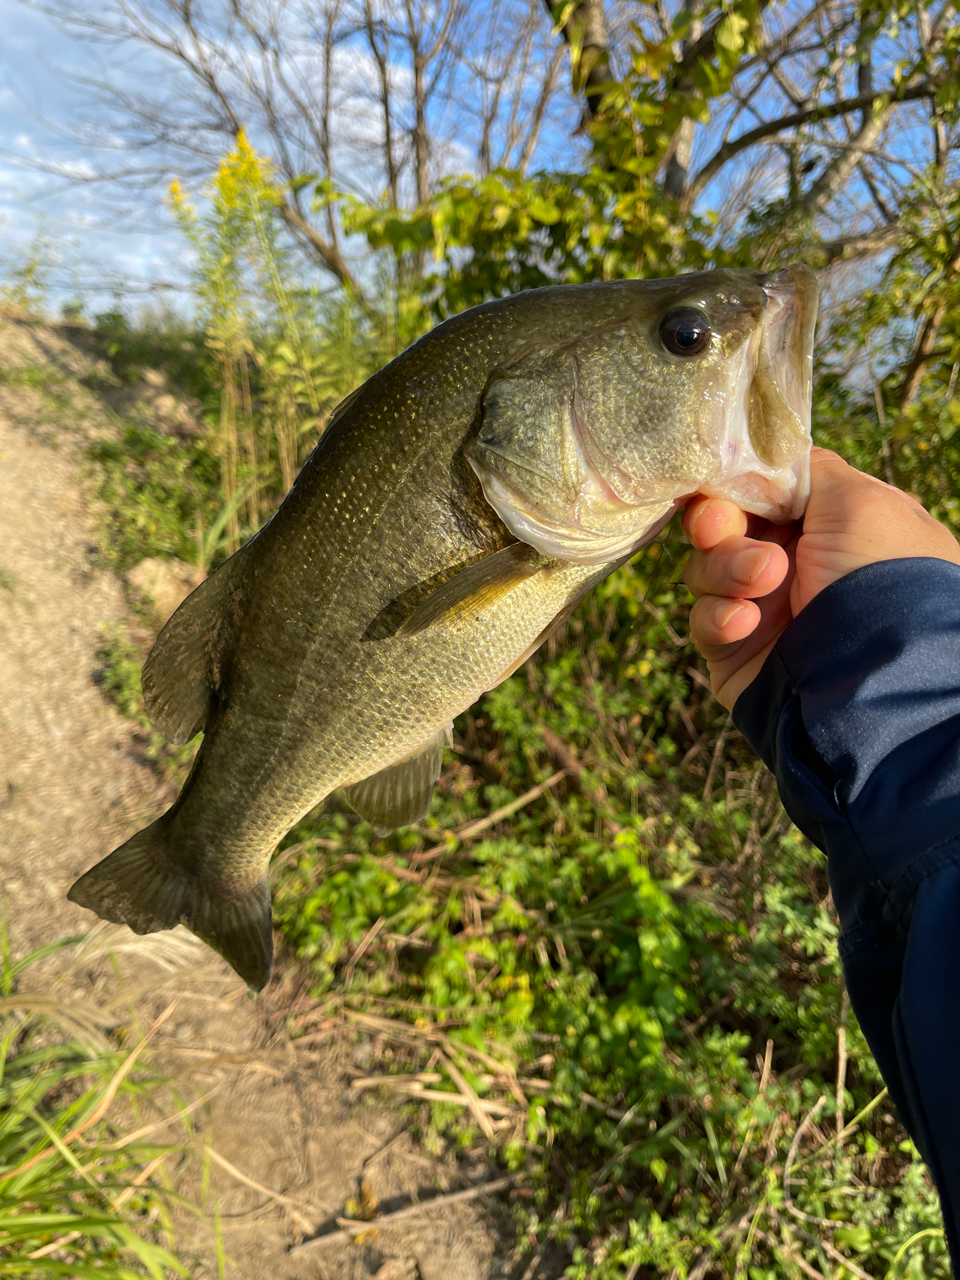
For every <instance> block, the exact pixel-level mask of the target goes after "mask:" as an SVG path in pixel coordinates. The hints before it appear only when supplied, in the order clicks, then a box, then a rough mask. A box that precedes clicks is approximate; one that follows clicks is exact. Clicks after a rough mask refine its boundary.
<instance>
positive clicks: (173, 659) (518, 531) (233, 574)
mask: <svg viewBox="0 0 960 1280" xmlns="http://www.w3.org/2000/svg"><path fill="white" fill-rule="evenodd" d="M816 309H817V288H816V283H815V281H814V278H813V276H812V274H811V273H810V272H809V271H808V270H807V269H806V268H804V267H798V266H795V267H790V268H788V269H787V270H786V271H781V272H779V273H777V274H773V275H762V274H760V273H759V272H755V271H741V270H737V271H734V270H718V271H712V272H704V273H700V274H692V275H685V276H680V277H677V278H674V279H669V280H652V281H625V282H611V283H606V284H596V285H577V286H571V287H562V286H561V287H557V288H546V289H539V290H536V291H532V292H530V293H524V294H520V295H517V296H515V297H511V298H505V299H502V300H500V301H497V302H491V303H486V304H484V305H482V306H479V307H475V308H474V309H473V310H471V311H467V312H465V313H464V314H462V315H459V316H455V317H454V318H453V319H451V320H448V321H446V322H445V323H443V324H441V325H439V326H438V327H437V328H436V329H434V330H433V331H432V332H431V333H429V334H427V336H426V337H424V338H422V339H421V340H420V341H419V342H417V343H416V344H415V345H414V346H412V347H410V348H409V349H408V350H407V351H405V352H404V353H403V354H402V355H400V356H398V357H397V359H395V360H394V361H393V362H392V363H391V364H390V365H388V366H387V367H386V368H384V369H382V370H381V371H380V372H379V373H377V374H375V375H374V376H373V377H372V378H370V379H369V381H368V382H366V383H365V384H364V385H363V386H362V387H361V388H360V389H359V390H358V391H356V392H354V394H353V395H352V396H350V397H348V399H347V400H345V401H344V402H343V403H342V404H341V405H340V407H339V408H338V409H337V411H336V412H335V413H334V415H333V417H332V419H331V421H330V424H329V426H328V429H327V431H326V433H325V434H324V436H323V438H322V439H321V441H320V443H319V445H318V446H317V448H316V449H315V450H314V452H313V454H312V456H311V457H310V459H309V460H308V462H307V463H306V465H305V467H304V469H303V471H302V472H301V474H300V476H299V478H298V480H297V482H296V484H295V485H294V487H293V488H292V489H291V491H290V493H289V494H288V495H287V497H286V499H285V501H284V502H283V504H282V506H281V507H280V508H279V510H278V511H277V513H276V514H275V515H274V517H273V519H272V520H270V522H269V523H268V524H267V525H266V526H265V527H264V528H263V529H262V530H261V532H260V533H258V534H257V535H256V536H255V537H254V538H252V539H251V541H250V542H248V543H247V544H246V546H244V547H243V548H242V549H241V550H240V551H238V552H237V553H236V555H234V556H232V557H231V558H230V559H229V560H227V561H226V563H225V564H223V565H222V566H221V567H220V568H219V569H218V570H216V572H214V573H213V574H212V575H211V576H210V577H209V578H208V579H207V581H206V582H204V583H203V584H202V585H201V586H200V587H198V588H197V590H196V591H194V592H193V594H192V595H191V596H189V597H188V598H187V600H185V601H184V603H183V604H182V605H181V606H180V608H179V609H178V610H177V612H176V613H175V614H174V616H173V617H172V618H171V620H170V621H169V622H168V623H167V625H166V626H165V627H164V629H163V631H162V632H161V634H160V636H159V638H158V639H157V642H156V644H155V645H154V648H153V650H152V651H151V653H150V656H149V657H148V659H147V661H146V664H145V666H144V670H143V692H144V700H145V703H146V707H147V710H148V712H149V714H150V716H151V718H152V719H153V721H154V723H155V724H156V725H157V727H158V728H159V729H160V730H161V731H162V732H163V733H165V734H166V736H167V737H168V738H169V739H170V740H171V741H173V742H187V741H189V740H190V739H191V738H192V737H193V736H194V734H196V733H197V732H198V731H199V730H201V729H202V730H203V732H204V737H203V742H202V745H201V747H200V750H199V753H198V754H197V757H196V760H195V762H194V766H193V769H192V771H191V773H190V776H189V778H188V779H187V781H186V783H185V785H184V787H183V790H182V792H181V794H180V796H179V798H178V799H177V800H176V802H175V803H174V805H173V806H172V808H171V809H170V810H169V811H168V812H167V813H165V814H163V815H162V816H161V817H160V818H158V819H157V820H156V821H155V822H154V823H152V824H151V825H150V826H148V827H146V828H145V829H144V830H143V831H140V832H139V833H138V834H137V835H135V836H133V837H132V839H130V840H128V841H127V842H126V844H124V845H121V847H120V848H119V849H117V850H115V851H114V852H113V853H112V854H110V855H109V857H107V858H105V859H104V860H103V861H102V862H100V863H98V864H97V865H96V866H95V867H94V868H93V869H92V870H91V871H88V872H87V874H86V875H84V876H83V877H81V879H79V880H78V881H77V882H76V884H74V886H73V887H72V889H71V890H70V893H69V896H70V898H71V899H72V900H73V901H74V902H78V903H80V904H81V905H83V906H86V907H90V908H91V909H92V910H93V911H95V912H96V913H97V914H98V915H99V916H101V917H103V918H104V919H106V920H113V921H116V922H121V923H125V924H128V925H129V926H130V927H131V928H132V929H134V930H135V931H136V932H137V933H150V932H153V931H155V930H158V929H169V928H172V927H173V926H174V925H176V924H178V923H181V922H182V923H183V924H185V925H186V926H187V927H188V928H189V929H192V930H193V932H194V933H196V934H197V935H198V936H199V937H200V938H202V939H203V940H204V941H205V942H207V943H209V944H210V946H212V947H214V948H215V949H216V950H217V951H218V952H220V954H221V955H222V956H223V957H224V958H225V959H226V960H227V961H228V962H229V963H230V964H231V965H232V966H233V967H234V969H235V970H236V971H237V973H238V974H240V975H241V977H243V978H244V979H245V980H246V981H247V982H248V983H249V984H250V985H251V986H252V987H254V988H257V989H259V988H261V987H262V986H263V985H264V984H265V983H266V982H267V980H268V979H269V976H270V970H271V964H272V931H271V914H270V889H269V886H268V882H267V868H268V864H269V861H270V857H271V855H272V853H273V851H274V849H275V848H276V846H277V843H278V842H279V841H280V839H281V838H282V837H283V836H284V835H285V834H286V832H287V831H288V830H289V829H290V828H291V827H292V826H293V825H294V823H296V822H297V821H298V820H299V819H300V818H301V817H303V815H304V814H306V813H307V812H309V810H311V809H312V808H314V806H316V805H317V804H319V803H320V801H321V800H323V798H324V797H325V796H327V795H328V794H329V793H330V792H331V791H333V790H334V789H335V788H337V787H340V788H342V789H343V791H344V793H345V795H346V797H347V799H348V800H349V802H350V804H351V805H352V806H353V807H354V808H355V809H356V810H357V812H358V813H360V814H361V815H362V816H363V817H365V818H367V819H368V820H369V821H370V822H372V823H373V825H374V827H375V828H376V829H377V830H378V831H380V832H386V831H389V830H391V829H393V828H394V827H397V826H400V825H403V824H406V823H410V822H415V821H417V820H419V819H420V818H421V817H422V816H423V815H424V814H425V813H426V811H427V809H428V808H429V804H430V798H431V795H432V792H433V787H434V784H435V782H436V779H437V776H438V775H439V772H440V765H441V759H442V752H443V745H444V740H445V737H446V735H447V734H448V732H449V728H450V724H451V721H452V720H453V717H454V716H456V715H458V714H459V713H460V712H462V711H464V710H466V708H467V707H469V706H470V705H471V704H472V703H473V702H475V701H476V699H477V698H478V697H479V696H480V695H481V694H482V693H484V692H485V691H486V690H488V689H491V688H494V687H495V686H496V685H497V684H498V683H499V682H500V681H501V680H503V679H505V678H506V676H507V675H509V674H510V673H511V672H513V671H514V670H515V669H516V668H517V667H518V666H519V665H520V664H521V663H522V662H523V661H524V660H525V659H526V658H527V657H528V656H529V655H530V654H531V653H533V652H534V651H535V650H536V648H537V647H538V646H539V645H540V644H541V643H542V642H543V640H544V639H545V638H546V637H547V635H548V634H549V632H550V631H551V629H552V628H553V627H555V626H556V625H558V623H559V622H560V621H562V620H563V619H564V618H566V617H567V616H568V614H569V613H570V611H571V610H572V609H573V607H574V606H575V605H576V604H577V602H578V601H579V600H580V599H582V597H583V596H584V595H585V594H586V592H588V591H589V590H590V588H591V587H592V586H594V585H595V584H596V583H597V582H599V581H600V580H601V579H603V578H604V577H605V576H606V575H607V574H608V573H610V572H611V571H612V570H613V569H614V568H615V567H616V566H617V565H619V564H622V563H624V561H625V560H627V559H628V558H629V557H630V556H631V555H632V554H633V553H634V552H635V551H636V550H637V549H638V548H639V547H641V546H642V545H643V544H644V543H645V542H648V541H650V539H651V538H653V537H654V536H655V535H656V534H657V532H659V530H660V529H661V528H662V527H663V526H664V524H665V523H666V521H667V520H668V519H669V518H670V516H671V515H672V513H673V512H674V511H675V510H676V508H677V507H678V506H679V505H681V503H682V501H683V500H684V499H685V498H687V497H689V496H690V495H691V494H693V493H694V492H701V493H708V494H713V495H717V496H726V497H729V498H732V499H733V500H734V501H736V502H738V503H739V504H740V505H741V506H742V507H744V508H745V509H747V510H748V511H753V512H756V513H759V514H762V515H764V516H768V517H770V518H772V519H774V520H790V519H793V518H796V517H798V516H799V515H800V514H802V512H803V509H804V506H805V502H806V497H807V486H808V469H807V468H808V457H809V448H810V399H811V370H812V349H813V331H814V323H815V318H816Z"/></svg>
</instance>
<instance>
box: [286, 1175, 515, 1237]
mask: <svg viewBox="0 0 960 1280" xmlns="http://www.w3.org/2000/svg"><path fill="white" fill-rule="evenodd" d="M522 1177H523V1174H519V1173H513V1174H510V1175H509V1176H508V1177H506V1178H494V1179H493V1181H492V1182H483V1183H481V1184H480V1185H479V1186H476V1187H469V1188H468V1189H467V1190H466V1191H453V1192H450V1193H449V1194H447V1195H440V1196H434V1198H433V1199H432V1200H421V1201H420V1202H419V1204H411V1205H408V1206H407V1208H405V1209H397V1210H396V1212H395V1213H385V1214H384V1215H383V1217H382V1218H372V1219H371V1220H370V1221H369V1222H354V1221H352V1220H351V1219H349V1218H338V1219H337V1224H338V1225H339V1226H340V1230H339V1231H328V1232H327V1234H326V1235H322V1236H314V1237H313V1239H312V1240H303V1241H301V1243H300V1244H295V1245H294V1246H293V1247H292V1248H291V1249H290V1250H289V1251H288V1252H289V1253H290V1254H291V1255H293V1254H300V1253H307V1252H308V1251H309V1250H311V1249H320V1248H323V1247H325V1246H326V1245H329V1244H339V1243H342V1242H344V1241H347V1240H352V1239H353V1237H354V1236H356V1235H360V1234H361V1232H364V1231H373V1230H379V1229H380V1228H381V1227H389V1226H392V1225H393V1224H394V1223H395V1222H400V1221H401V1220H402V1219H404V1218H415V1217H418V1216H419V1215H420V1214H421V1213H427V1212H428V1211H430V1210H432V1209H436V1208H440V1209H444V1208H446V1207H447V1205H451V1204H462V1203H463V1202H464V1201H465V1200H476V1199H477V1197H478V1196H485V1195H493V1194H494V1193H495V1192H497V1191H505V1190H506V1188H507V1187H510V1186H512V1185H513V1184H514V1183H515V1182H517V1181H519V1179H520V1178H522Z"/></svg>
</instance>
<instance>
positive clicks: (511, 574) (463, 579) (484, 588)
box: [396, 542, 546, 636]
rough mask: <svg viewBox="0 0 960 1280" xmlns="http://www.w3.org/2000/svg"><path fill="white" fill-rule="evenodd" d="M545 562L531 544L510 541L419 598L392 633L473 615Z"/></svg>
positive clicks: (413, 631) (408, 633) (403, 633)
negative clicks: (422, 597) (421, 598)
mask: <svg viewBox="0 0 960 1280" xmlns="http://www.w3.org/2000/svg"><path fill="white" fill-rule="evenodd" d="M545 563H546V562H545V560H544V558H543V557H542V556H541V555H540V554H539V553H538V552H537V551H534V549H533V547H529V546H527V544H526V543H524V542H512V543H511V544H510V546H509V547H504V548H503V549H502V550H501V551H495V552H494V553H493V555H489V556H485V557H484V559H483V560H478V561H477V562H476V563H475V564H472V565H470V566H469V567H468V568H466V569H463V570H461V572H460V573H458V574H456V575H455V576H454V577H452V578H450V579H449V580H448V581H447V582H445V583H444V584H443V586H441V587H437V589H436V591H432V592H431V593H430V595H428V596H427V598H426V599H425V600H421V601H420V603H419V604H418V605H417V607H416V608H415V609H414V611H413V613H412V614H411V615H410V617H409V618H407V619H406V621H405V622H403V623H401V625H400V626H399V627H398V628H397V631H396V634H397V635H398V636H414V635H416V634H417V632H419V631H425V630H426V629H427V627H433V626H445V625H450V624H451V623H454V622H460V621H462V620H464V619H466V618H470V617H475V616H476V615H477V614H479V613H480V612H481V611H482V610H484V609H486V608H488V607H489V606H490V605H492V604H495V603H496V601H497V600H500V599H501V598H502V597H503V596H505V595H507V594H508V592H510V591H513V590H514V588H516V587H518V586H519V585H520V583H521V582H526V580H527V579H528V578H532V577H533V575H534V574H535V573H539V571H540V569H541V568H542V567H543V565H544V564H545Z"/></svg>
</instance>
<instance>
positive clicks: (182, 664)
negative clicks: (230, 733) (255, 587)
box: [141, 548, 246, 742]
mask: <svg viewBox="0 0 960 1280" xmlns="http://www.w3.org/2000/svg"><path fill="white" fill-rule="evenodd" d="M245 551H246V548H242V549H241V550H240V551H238V552H237V553H236V555H233V556H231V557H230V559H229V560H227V561H226V563H225V564H222V565H221V566H220V568H219V569H217V570H215V571H214V572H213V573H212V574H211V575H210V577H209V578H207V580H206V581H205V582H202V583H201V584H200V586H199V587H197V589H196V591H194V592H192V593H191V594H190V595H189V596H187V598H186V600H184V602H183V604H182V605H181V606H180V608H179V609H178V610H177V611H176V613H175V614H174V615H173V617H172V618H171V619H170V621H169V622H168V623H167V625H166V626H165V627H164V628H163V630H162V631H161V632H160V635H159V636H158V637H157V642H156V644H155V645H154V646H153V648H152V649H151V650H150V653H149V655H148V656H147V660H146V662H145V663H144V664H143V674H142V676H141V684H142V685H143V703H144V706H145V707H146V709H147V715H149V717H150V719H151V720H152V721H153V723H154V724H155V725H156V726H157V728H158V729H159V730H160V732H161V733H163V734H164V735H165V736H166V737H167V738H169V739H170V741H171V742H189V741H190V739H191V738H192V737H193V736H194V734H196V733H199V732H200V730H201V729H202V728H203V726H204V725H205V724H206V720H207V712H208V710H209V707H210V696H211V694H212V693H214V692H215V691H216V689H217V688H218V686H219V683H220V677H219V665H220V659H221V656H222V654H223V652H224V649H225V648H226V645H227V643H228V641H229V637H230V635H231V633H232V630H233V621H232V620H233V618H234V617H235V616H236V614H237V610H238V605H239V601H237V600H234V599H232V598H231V597H232V596H233V595H234V593H235V592H237V591H238V590H239V588H240V587H241V585H242V576H243V567H244V563H245V559H244V553H245Z"/></svg>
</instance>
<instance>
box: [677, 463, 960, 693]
mask: <svg viewBox="0 0 960 1280" xmlns="http://www.w3.org/2000/svg"><path fill="white" fill-rule="evenodd" d="M683 529H684V532H685V533H686V535H687V537H688V538H689V539H690V541H691V542H692V543H693V546H694V548H695V549H694V551H693V553H692V555H691V556H690V560H689V562H688V564H687V569H686V573H685V574H684V577H685V580H686V583H687V586H688V587H689V588H690V590H691V592H692V593H693V595H694V596H695V597H696V604H695V605H694V606H693V609H692V610H691V613H690V635H691V638H692V640H693V642H694V644H695V645H696V646H697V648H698V649H699V650H700V652H701V653H702V654H703V656H704V658H706V660H707V667H708V668H709V671H710V679H711V683H712V686H713V691H714V693H715V695H716V697H717V698H718V700H719V701H720V702H721V703H722V704H723V705H724V706H725V707H727V709H728V710H730V709H732V708H733V704H734V703H735V702H736V700H737V698H738V697H739V696H740V694H741V693H742V692H743V690H744V689H745V688H746V687H747V685H748V684H750V683H751V681H752V680H753V679H754V678H755V677H756V676H757V674H758V673H759V671H760V668H761V667H762V666H763V663H764V661H765V660H766V657H767V654H768V653H769V652H770V650H771V649H772V648H773V646H774V645H775V644H776V642H777V640H778V639H779V638H780V635H781V633H782V632H783V630H784V628H785V627H786V626H787V624H788V623H789V622H791V621H792V620H793V619H794V618H795V617H796V616H797V614H798V613H799V612H800V610H801V609H803V608H804V607H805V606H806V605H807V604H809V603H810V601H811V600H812V599H813V597H814V596H815V595H817V594H818V593H819V592H821V591H823V589H824V588H825V587H828V586H830V584H831V583H832V582H836V581H837V579H838V578H843V577H845V576H846V575H847V574H848V573H852V572H853V571H854V569H860V568H862V567H863V566H864V565H868V564H875V563H876V562H877V561H879V560H899V559H906V558H909V557H911V556H931V557H933V558H935V559H938V560H950V561H951V562H952V563H953V564H960V545H958V544H957V540H956V538H954V537H953V535H952V534H951V533H950V532H949V531H948V530H947V529H946V528H945V527H944V526H943V525H942V524H940V523H939V521H937V520H934V518H933V517H932V516H931V515H928V514H927V512H926V511H924V509H923V507H922V506H921V505H920V503H919V502H917V500H916V499H915V498H911V497H910V496H909V494H906V493H903V492H902V491H901V490H900V489H895V488H893V487H892V486H891V485H888V484H884V483H883V481H882V480H876V479H874V478H873V476H868V475H864V473H863V472H862V471H856V470H854V468H853V467H851V466H848V465H847V463H845V462H844V461H843V459H842V458H841V457H839V456H838V455H837V454H835V453H831V452H830V451H829V450H828V449H816V448H815V449H814V450H813V454H812V456H811V460H810V502H809V504H808V506H807V511H806V514H805V516H804V518H803V520H802V521H801V522H800V523H798V524H789V525H774V524H770V522H769V521H766V520H761V519H760V518H758V517H756V516H748V515H745V514H744V512H742V511H741V510H740V508H739V507H737V506H736V505H735V504H734V503H732V502H728V501H727V500H725V499H723V498H703V497H697V498H693V499H691V501H690V502H688V503H687V505H686V507H685V508H684V512H683ZM755 601H756V603H755Z"/></svg>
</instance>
